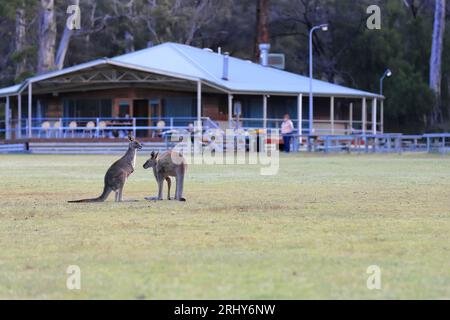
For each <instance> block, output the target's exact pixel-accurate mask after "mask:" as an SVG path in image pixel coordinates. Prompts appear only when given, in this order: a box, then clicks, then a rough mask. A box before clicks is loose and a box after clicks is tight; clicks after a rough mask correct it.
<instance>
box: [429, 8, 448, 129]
mask: <svg viewBox="0 0 450 320" xmlns="http://www.w3.org/2000/svg"><path fill="white" fill-rule="evenodd" d="M435 1H436V6H435V12H434V29H433V43H432V47H431V58H430V88H431V90H433V92H434V95H435V103H434V106H433V110H432V114H431V125H432V126H435V125H437V124H438V123H439V122H441V121H442V110H441V69H442V50H443V43H444V33H445V0H435Z"/></svg>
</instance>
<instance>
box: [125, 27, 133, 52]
mask: <svg viewBox="0 0 450 320" xmlns="http://www.w3.org/2000/svg"><path fill="white" fill-rule="evenodd" d="M134 50H135V49H134V36H133V35H132V34H131V33H130V32H128V31H126V32H125V52H126V53H130V52H134Z"/></svg>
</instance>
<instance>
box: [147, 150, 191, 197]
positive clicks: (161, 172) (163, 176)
mask: <svg viewBox="0 0 450 320" xmlns="http://www.w3.org/2000/svg"><path fill="white" fill-rule="evenodd" d="M174 159H176V161H175V162H174ZM148 168H153V174H154V175H155V178H156V182H157V183H158V196H157V197H151V198H146V199H147V200H162V199H163V185H164V180H166V181H167V186H168V189H169V191H168V196H167V198H168V199H169V200H170V186H171V185H172V182H171V180H170V177H175V180H176V184H177V185H176V191H175V200H179V201H186V199H185V198H183V184H184V176H185V174H186V161H185V159H184V158H183V156H182V155H181V154H178V153H175V152H173V151H170V150H169V151H166V152H164V153H162V154H161V155H160V154H159V152H158V153H155V152H154V151H153V152H152V153H151V155H150V159H148V160H147V162H145V163H144V169H148Z"/></svg>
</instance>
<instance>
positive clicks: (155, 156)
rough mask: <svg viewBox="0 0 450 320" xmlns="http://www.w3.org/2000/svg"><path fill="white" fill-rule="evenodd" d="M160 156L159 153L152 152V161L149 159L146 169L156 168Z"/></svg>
mask: <svg viewBox="0 0 450 320" xmlns="http://www.w3.org/2000/svg"><path fill="white" fill-rule="evenodd" d="M158 155H159V152H156V153H155V151H152V153H151V154H150V159H148V160H147V161H146V162H145V163H144V169H148V168H153V167H155V166H156V161H157V159H158Z"/></svg>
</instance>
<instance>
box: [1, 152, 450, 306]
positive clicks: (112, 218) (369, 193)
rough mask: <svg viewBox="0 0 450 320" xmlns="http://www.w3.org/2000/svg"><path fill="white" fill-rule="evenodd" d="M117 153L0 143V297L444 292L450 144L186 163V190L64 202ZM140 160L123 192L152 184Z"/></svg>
mask: <svg viewBox="0 0 450 320" xmlns="http://www.w3.org/2000/svg"><path fill="white" fill-rule="evenodd" d="M115 158H116V157H113V156H26V155H20V156H0V181H1V188H0V244H1V247H0V249H1V250H0V298H13V299H22V298H33V299H48V298H57V299H60V298H62V299H72V298H74V299H84V298H89V299H90V298H94V299H95V298H107V299H111V298H126V299H143V298H145V299H178V298H183V299H187V298H192V299H272V298H273V299H304V298H306V299H310V298H312V299H315V298H319V299H321V298H329V299H355V298H367V299H380V298H387V299H406V298H413V299H416V298H417V299H421V298H424V299H450V179H449V177H450V158H449V157H441V156H428V155H407V154H405V155H402V156H399V155H377V156H357V155H352V156H349V155H339V156H323V155H322V156H320V155H315V156H308V155H302V156H300V155H289V156H285V155H283V156H282V159H281V168H280V172H279V174H278V175H277V176H261V175H259V167H255V166H253V167H248V166H194V165H192V166H190V167H189V169H188V178H187V181H186V186H185V190H186V194H185V196H186V198H187V200H188V201H187V202H186V203H180V202H175V201H163V202H153V203H150V202H145V201H143V200H142V201H139V202H134V203H121V204H115V203H114V202H112V200H113V196H111V198H110V199H109V201H108V202H107V203H101V204H68V203H66V201H67V200H71V199H72V200H73V199H79V198H84V197H92V196H97V195H99V194H100V192H101V189H102V180H103V175H104V173H105V170H106V169H107V168H108V166H109V165H110V164H111V163H112V162H113V161H114V159H115ZM144 161H145V157H144V155H141V156H140V157H139V158H138V168H137V170H136V172H135V174H134V175H133V176H131V178H130V180H129V181H128V184H127V186H126V188H125V192H124V196H125V198H128V199H143V197H144V196H150V195H155V193H156V183H155V181H154V178H153V176H152V174H151V172H150V171H145V170H143V169H142V164H143V162H144ZM69 265H78V266H79V267H80V268H81V272H82V277H81V282H82V288H81V290H80V291H69V290H68V289H67V288H66V279H67V274H66V268H67V267H68V266H69ZM369 265H378V266H379V267H380V268H381V270H382V289H381V290H373V291H371V290H368V289H367V287H366V280H367V277H368V274H366V269H367V267H368V266H369Z"/></svg>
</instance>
